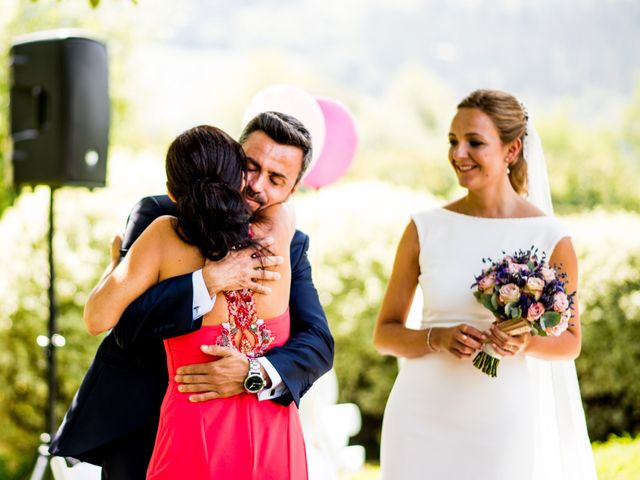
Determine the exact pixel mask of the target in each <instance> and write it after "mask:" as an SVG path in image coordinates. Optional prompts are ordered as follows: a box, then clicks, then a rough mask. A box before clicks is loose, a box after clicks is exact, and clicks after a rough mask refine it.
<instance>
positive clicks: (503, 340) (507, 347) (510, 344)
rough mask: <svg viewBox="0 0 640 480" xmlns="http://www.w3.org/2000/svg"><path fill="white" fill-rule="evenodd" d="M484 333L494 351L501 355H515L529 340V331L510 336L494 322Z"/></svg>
mask: <svg viewBox="0 0 640 480" xmlns="http://www.w3.org/2000/svg"><path fill="white" fill-rule="evenodd" d="M485 333H486V335H487V338H488V339H489V341H490V342H491V346H492V347H493V348H494V350H495V351H496V353H499V354H500V355H502V356H503V357H510V356H513V355H517V354H518V353H520V352H521V351H523V350H524V349H525V348H526V347H527V344H528V343H529V340H531V334H530V333H523V334H522V335H514V336H513V337H512V336H511V335H509V334H507V333H504V332H503V331H502V330H500V327H498V325H497V324H496V323H493V324H492V325H491V328H489V330H487V331H486V332H485Z"/></svg>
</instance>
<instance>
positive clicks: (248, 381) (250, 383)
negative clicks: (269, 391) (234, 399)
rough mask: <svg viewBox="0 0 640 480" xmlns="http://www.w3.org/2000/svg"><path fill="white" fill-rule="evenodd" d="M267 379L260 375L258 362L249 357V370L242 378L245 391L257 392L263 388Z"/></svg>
mask: <svg viewBox="0 0 640 480" xmlns="http://www.w3.org/2000/svg"><path fill="white" fill-rule="evenodd" d="M266 383H267V381H266V380H265V379H264V377H263V376H262V371H261V370H260V362H258V360H256V359H255V358H251V359H249V371H248V372H247V376H246V378H245V379H244V389H245V391H246V392H247V393H258V392H260V391H261V390H263V389H264V387H265V385H266Z"/></svg>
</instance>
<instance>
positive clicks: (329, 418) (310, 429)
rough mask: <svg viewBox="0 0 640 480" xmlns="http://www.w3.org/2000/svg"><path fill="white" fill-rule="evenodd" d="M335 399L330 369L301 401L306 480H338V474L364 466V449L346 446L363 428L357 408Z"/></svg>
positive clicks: (334, 388) (333, 380)
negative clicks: (307, 479)
mask: <svg viewBox="0 0 640 480" xmlns="http://www.w3.org/2000/svg"><path fill="white" fill-rule="evenodd" d="M337 400H338V380H337V378H336V374H335V371H334V370H330V371H329V372H327V373H326V374H325V375H323V376H322V377H320V378H319V379H318V380H317V381H316V382H315V383H314V385H313V387H311V389H310V390H309V392H308V393H307V394H306V395H305V396H304V397H303V398H302V401H301V402H300V420H301V422H302V430H303V433H304V438H305V441H306V444H307V463H308V467H309V480H337V478H338V474H339V473H346V472H355V471H357V470H359V469H360V468H362V466H363V464H364V458H365V450H364V447H363V446H361V445H351V446H348V445H347V444H348V443H349V438H350V437H353V436H354V435H355V434H357V433H358V432H359V431H360V428H361V426H362V417H361V415H360V409H359V408H358V406H357V405H356V404H355V403H341V404H337V403H336V402H337Z"/></svg>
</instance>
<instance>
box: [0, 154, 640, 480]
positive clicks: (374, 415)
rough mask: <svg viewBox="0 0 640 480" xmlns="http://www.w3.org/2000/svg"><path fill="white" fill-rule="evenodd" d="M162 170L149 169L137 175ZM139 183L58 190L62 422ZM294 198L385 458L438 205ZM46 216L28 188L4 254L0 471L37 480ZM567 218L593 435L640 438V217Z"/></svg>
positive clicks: (396, 196) (401, 193)
mask: <svg viewBox="0 0 640 480" xmlns="http://www.w3.org/2000/svg"><path fill="white" fill-rule="evenodd" d="M120 161H121V160H119V159H118V156H117V155H116V158H115V159H114V161H113V162H114V164H115V165H116V166H119V167H123V165H124V164H127V165H128V164H129V161H128V160H127V161H126V162H125V161H122V162H123V164H122V165H121V164H120V163H119V162H120ZM130 168H131V167H130ZM151 168H152V167H150V166H148V165H145V166H144V168H142V167H141V169H140V171H137V170H136V171H135V172H132V173H133V174H134V175H133V176H134V177H136V178H139V175H141V172H142V170H144V171H150V169H151ZM137 188H138V187H137V185H135V184H134V183H131V184H123V185H120V187H119V189H118V190H117V192H116V191H115V190H109V189H106V190H101V191H96V192H94V193H88V192H86V191H84V190H80V189H65V190H62V191H60V192H58V194H57V200H56V202H57V208H56V213H57V222H56V224H57V231H58V233H57V235H56V238H55V249H56V259H57V262H56V267H57V278H58V282H57V294H58V300H59V307H60V320H59V323H60V330H61V333H62V334H63V335H64V336H65V337H66V339H67V346H66V347H64V348H62V349H60V350H59V364H60V372H59V373H60V394H59V399H58V410H57V415H58V418H60V419H61V417H62V415H63V413H64V411H65V410H66V408H67V406H68V404H69V402H70V401H71V398H72V396H73V393H74V392H75V389H76V388H77V385H78V383H79V381H80V380H81V378H82V375H83V373H84V371H85V369H86V367H87V366H88V364H89V362H90V360H91V358H92V355H93V352H94V351H95V347H96V345H97V342H98V341H99V339H96V338H93V337H90V336H89V335H88V334H86V333H85V331H84V326H83V324H82V319H81V312H82V305H83V303H84V300H85V298H86V294H87V292H88V291H89V290H90V288H91V287H92V286H93V284H94V283H95V282H96V280H97V278H98V276H99V275H100V273H101V271H102V268H103V267H104V265H105V263H106V260H107V245H108V243H109V239H110V237H111V235H112V234H113V232H114V231H115V230H116V229H118V228H122V227H123V224H124V219H125V218H126V215H127V213H128V210H129V208H130V207H131V205H132V204H133V203H134V201H135V200H136V199H137V196H138V194H137V193H135V191H136V190H137ZM295 203H296V204H297V212H298V220H299V222H298V223H299V226H300V228H302V229H303V230H305V231H307V232H308V233H309V234H310V235H311V251H310V257H311V260H312V263H313V265H314V278H315V281H316V285H317V287H318V289H319V292H320V295H321V301H322V302H323V304H324V306H325V308H326V311H327V315H328V318H329V321H330V324H331V327H332V330H333V333H334V336H335V339H336V359H335V369H336V372H337V375H338V379H339V384H340V401H352V402H355V403H357V404H358V405H359V406H360V408H361V411H362V413H363V429H362V431H361V433H360V435H359V436H358V437H356V438H355V439H354V442H355V443H359V444H363V445H365V446H366V448H367V453H368V456H369V458H374V459H375V458H376V457H377V455H378V450H379V434H380V426H381V418H382V413H383V410H384V406H385V403H386V399H387V396H388V394H389V391H390V389H391V386H392V384H393V381H394V378H395V375H396V372H397V362H396V360H395V359H394V358H391V357H384V356H380V355H378V354H377V353H376V351H375V349H374V348H373V345H372V342H371V335H372V330H373V325H374V322H375V318H376V315H377V312H378V308H379V305H380V301H381V299H382V295H383V293H384V288H385V286H386V282H387V279H388V275H389V272H390V270H391V265H392V263H393V259H394V256H395V250H396V245H397V242H398V240H399V237H400V235H401V233H402V231H403V228H404V226H405V225H406V223H407V222H408V220H409V213H410V212H411V211H414V210H420V209H423V208H429V207H430V206H432V205H434V204H435V203H436V201H435V200H434V199H433V198H431V197H429V196H428V195H424V194H420V193H416V192H412V191H409V190H406V189H397V188H393V187H390V186H388V185H385V184H382V183H377V182H367V183H355V184H343V185H339V186H336V187H331V188H326V189H323V190H321V191H320V192H318V193H313V194H305V193H300V194H298V195H297V199H296V202H295ZM46 212H47V191H46V189H39V190H37V191H36V192H35V193H33V194H30V193H27V194H23V195H21V197H20V198H19V199H18V201H17V202H16V204H15V205H14V206H13V207H11V208H9V209H8V210H7V211H6V213H5V215H4V216H3V218H2V219H1V220H0V236H1V237H2V238H3V245H6V247H4V248H3V249H1V250H0V264H1V265H3V268H2V269H0V382H1V384H2V389H0V424H2V425H3V434H2V436H0V478H23V477H24V471H25V470H24V469H28V468H29V467H30V466H31V465H32V463H33V461H34V460H35V457H34V454H35V450H36V447H37V444H38V435H39V433H41V431H42V430H43V428H44V415H45V410H46V383H45V380H44V378H45V375H44V369H45V361H44V354H43V352H42V350H41V349H40V348H39V347H38V346H37V345H36V344H35V337H36V336H37V335H39V334H43V333H45V332H46V319H47V301H46V288H47V259H46V249H45V248H44V246H45V245H44V241H45V240H44V239H45V236H44V235H45V232H46V223H47V222H46ZM565 221H566V222H567V223H568V224H569V227H570V228H571V230H572V231H573V232H574V243H575V245H576V247H577V251H578V254H579V258H580V268H581V296H580V307H581V311H582V321H583V325H584V328H583V332H584V334H583V335H584V341H583V352H582V355H581V357H580V358H579V359H578V362H577V366H578V372H579V375H580V381H581V386H582V392H583V399H584V402H585V408H586V412H587V420H588V425H589V429H590V433H591V437H592V439H594V440H597V439H604V438H606V437H607V435H609V434H610V433H617V434H620V433H621V432H629V433H632V434H637V433H638V432H639V430H640V428H639V427H640V395H639V393H640V392H639V391H638V390H639V387H640V385H639V384H638V381H637V379H638V378H640V350H639V348H638V346H637V340H636V339H637V338H640V331H639V328H640V315H639V313H640V274H639V272H640V247H639V246H638V244H637V241H636V239H637V238H638V237H639V235H640V231H639V229H640V216H638V215H632V214H607V213H605V212H593V213H587V214H582V215H577V216H572V217H566V218H565ZM594 226H596V227H595V228H594ZM21 469H23V470H22V472H23V473H20V471H21Z"/></svg>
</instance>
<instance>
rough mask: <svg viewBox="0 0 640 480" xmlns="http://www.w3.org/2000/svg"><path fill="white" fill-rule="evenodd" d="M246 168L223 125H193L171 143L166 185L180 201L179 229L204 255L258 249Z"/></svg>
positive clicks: (216, 257) (217, 256)
mask: <svg viewBox="0 0 640 480" xmlns="http://www.w3.org/2000/svg"><path fill="white" fill-rule="evenodd" d="M245 172H246V159H245V155H244V151H243V150H242V147H241V146H240V144H239V143H237V142H236V141H235V140H234V139H232V138H231V137H230V136H229V135H227V134H226V133H225V132H223V131H222V130H220V129H218V128H215V127H211V126H208V125H200V126H198V127H194V128H191V129H189V130H187V131H186V132H183V133H181V134H180V135H178V137H176V139H175V140H174V141H173V142H172V143H171V145H170V146H169V151H168V152H167V159H166V173H167V188H168V189H169V191H170V192H171V194H172V195H173V197H174V199H175V201H176V210H177V222H176V232H177V234H178V236H179V237H180V238H181V239H182V240H183V241H185V242H186V243H188V244H189V245H194V246H196V247H198V249H199V250H200V252H201V253H202V255H203V256H204V257H205V258H208V259H210V260H214V261H215V260H220V259H222V258H224V257H225V255H226V254H227V253H228V252H229V250H230V249H232V248H234V247H238V248H240V247H247V246H254V247H255V242H254V241H253V240H251V238H250V233H249V222H250V221H251V212H250V210H249V208H248V207H247V204H246V203H245V201H244V198H243V196H242V194H241V193H240V188H241V187H242V179H243V177H244V174H245Z"/></svg>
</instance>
